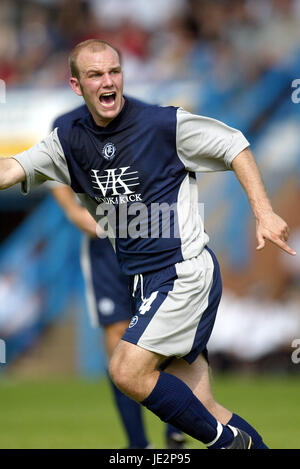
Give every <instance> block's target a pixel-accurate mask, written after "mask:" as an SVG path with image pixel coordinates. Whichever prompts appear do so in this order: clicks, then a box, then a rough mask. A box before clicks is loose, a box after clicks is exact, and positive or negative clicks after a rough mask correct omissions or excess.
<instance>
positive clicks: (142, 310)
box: [139, 291, 158, 314]
mask: <svg viewBox="0 0 300 469" xmlns="http://www.w3.org/2000/svg"><path fill="white" fill-rule="evenodd" d="M157 294H158V291H154V292H153V293H151V295H150V296H149V298H145V299H144V301H143V303H142V304H141V306H140V308H139V313H140V314H145V313H147V311H149V309H150V308H151V305H152V303H153V301H154V300H155V298H156V297H157Z"/></svg>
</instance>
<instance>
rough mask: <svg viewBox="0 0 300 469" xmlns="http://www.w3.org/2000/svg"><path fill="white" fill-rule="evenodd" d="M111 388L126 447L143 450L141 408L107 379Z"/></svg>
mask: <svg viewBox="0 0 300 469" xmlns="http://www.w3.org/2000/svg"><path fill="white" fill-rule="evenodd" d="M109 382H110V384H111V386H112V390H113V393H114V398H115V402H116V405H117V408H118V411H119V414H120V417H121V420H122V423H123V425H124V428H125V431H126V435H127V438H128V446H129V447H134V448H145V447H146V446H147V445H148V444H149V442H148V440H147V437H146V434H145V429H144V425H143V419H142V412H141V410H142V408H141V405H140V404H138V403H137V402H135V401H133V400H132V399H130V398H129V397H128V396H126V394H123V393H122V392H121V391H120V390H119V389H118V388H117V386H116V385H115V384H114V383H113V382H112V381H111V379H110V378H109Z"/></svg>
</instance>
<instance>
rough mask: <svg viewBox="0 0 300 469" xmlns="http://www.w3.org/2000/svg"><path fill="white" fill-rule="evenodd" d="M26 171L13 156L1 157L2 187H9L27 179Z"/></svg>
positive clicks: (0, 182)
mask: <svg viewBox="0 0 300 469" xmlns="http://www.w3.org/2000/svg"><path fill="white" fill-rule="evenodd" d="M25 177H26V176H25V171H24V169H23V168H22V166H21V165H20V163H18V161H16V160H15V159H13V158H3V159H0V189H1V190H3V189H8V188H9V187H11V186H14V185H15V184H18V183H19V182H22V181H25Z"/></svg>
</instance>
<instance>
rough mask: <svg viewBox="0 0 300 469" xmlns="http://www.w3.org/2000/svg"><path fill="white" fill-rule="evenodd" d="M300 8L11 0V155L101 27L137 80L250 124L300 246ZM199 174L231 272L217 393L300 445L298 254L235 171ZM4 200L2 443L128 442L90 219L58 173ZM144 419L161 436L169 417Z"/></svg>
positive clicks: (0, 203)
mask: <svg viewBox="0 0 300 469" xmlns="http://www.w3.org/2000/svg"><path fill="white" fill-rule="evenodd" d="M299 21H300V1H299V0H262V1H260V2H257V1H256V0H247V1H245V0H238V1H235V0H228V1H225V0H224V1H214V2H211V1H206V0H203V1H202V0H164V1H163V2H162V1H161V0H155V1H154V0H151V2H148V1H146V0H110V1H109V2H107V1H104V0H89V1H88V0H86V1H84V0H35V1H27V0H24V1H20V0H7V1H6V0H2V1H1V5H0V79H1V82H0V156H1V157H5V156H10V155H13V154H15V153H18V152H21V151H23V150H24V149H26V148H28V147H30V146H31V145H33V144H34V143H35V142H37V141H39V140H40V139H41V138H43V136H45V135H47V134H48V132H49V130H50V128H51V125H52V122H53V120H54V118H55V117H56V116H57V115H59V114H60V113H62V112H64V111H67V110H70V109H72V108H73V107H75V106H76V105H78V104H80V103H81V101H80V99H79V98H78V97H77V96H75V95H74V94H73V93H72V92H71V90H70V89H69V88H68V86H66V83H67V79H68V69H67V66H66V64H67V57H68V53H69V51H70V50H71V48H72V47H73V46H74V45H75V44H76V43H77V42H79V41H81V40H85V39H88V38H91V37H100V38H103V39H106V40H108V41H111V42H113V43H114V44H115V45H116V46H117V47H119V48H120V50H121V52H122V55H123V63H124V70H125V83H126V86H125V91H126V93H127V94H128V95H130V94H131V95H134V96H136V97H140V98H142V99H144V100H146V101H149V102H156V103H159V104H174V105H179V106H182V107H185V108H186V109H188V110H190V111H192V112H195V113H199V114H203V115H208V116H210V117H215V118H217V119H220V120H222V121H224V122H226V123H227V124H229V125H232V126H235V127H237V128H239V129H241V130H242V131H243V132H244V133H245V134H246V136H247V138H248V139H249V140H250V142H251V145H252V149H253V151H254V153H255V155H256V158H257V160H258V163H259V166H260V168H261V171H262V174H263V178H264V181H265V183H266V186H267V189H268V192H269V193H270V195H271V198H272V202H273V205H274V207H275V209H276V210H277V211H278V212H279V213H280V214H281V216H283V218H285V219H286V221H287V222H288V223H289V225H290V228H291V237H290V244H291V246H292V247H293V248H294V249H295V250H296V251H298V252H299V250H300V210H299V204H300V179H299V175H300V148H299V144H298V141H299V123H300V102H299V101H300V91H299V92H298V90H297V87H299V90H300V28H299ZM298 79H299V80H298ZM297 80H298V81H297ZM298 102H299V104H298ZM198 183H199V188H200V202H204V204H205V209H204V210H205V225H206V230H207V232H208V234H211V238H212V241H211V247H212V248H213V249H214V250H215V252H216V253H217V255H218V257H219V259H220V261H221V267H222V273H223V282H224V296H223V300H222V303H221V306H220V312H219V316H218V320H217V323H216V327H215V330H214V333H213V336H212V338H211V341H210V350H211V360H212V363H213V366H214V368H215V370H216V371H215V382H216V394H217V395H218V397H219V399H220V400H221V401H222V402H223V403H225V404H226V402H228V403H229V406H230V405H231V406H232V407H233V408H235V409H236V406H237V405H238V406H240V408H241V409H242V410H243V409H245V412H246V413H248V414H249V413H250V416H249V415H248V417H249V420H250V421H252V422H254V423H255V422H256V421H257V419H258V420H259V421H261V427H262V432H263V431H264V430H265V432H266V434H267V435H266V440H270V439H271V443H273V447H278V448H282V447H283V448H289V447H296V448H300V429H299V424H300V418H299V404H298V399H297V390H298V388H299V380H300V377H299V370H300V363H298V362H299V357H300V353H297V348H296V347H297V346H298V347H299V345H300V289H299V287H300V262H299V257H295V258H291V257H289V256H288V255H285V254H283V253H282V252H280V251H279V250H278V249H276V248H274V247H273V246H271V245H268V246H267V247H266V248H265V249H264V250H263V251H262V252H260V253H257V252H256V251H255V233H254V220H253V217H252V214H251V212H250V209H249V204H248V201H247V200H246V197H245V196H244V195H243V193H242V190H241V188H240V186H239V184H238V183H237V182H236V180H235V178H234V176H233V175H232V174H231V173H228V174H227V173H226V174H215V175H205V176H203V175H201V176H200V177H199V179H198ZM0 210H1V228H0V242H1V244H0V339H2V341H4V342H5V357H4V356H3V353H2V361H5V363H2V364H0V412H1V415H2V424H1V430H0V447H2V448H4V447H8V448H14V447H32V448H35V447H53V448H54V447H98V448H113V447H120V446H118V445H121V446H122V445H123V446H125V444H124V443H125V442H124V436H123V433H122V429H121V428H119V426H118V420H117V417H116V413H115V410H114V408H113V405H112V402H111V397H110V394H109V392H108V389H107V384H106V381H105V369H106V362H105V356H104V352H103V345H102V343H101V336H102V333H101V331H96V330H92V329H91V327H90V325H89V322H88V320H87V313H86V304H85V298H84V289H83V280H82V276H81V272H80V267H79V247H80V242H81V234H80V233H79V232H78V231H77V230H76V229H75V228H74V227H73V226H71V225H70V223H69V222H68V221H67V220H66V218H65V216H64V214H63V213H62V212H61V210H60V209H59V208H58V207H57V205H56V204H55V202H54V201H53V199H52V198H51V195H49V191H48V189H47V187H46V186H45V187H43V186H42V187H40V188H38V189H37V190H36V191H34V192H33V193H32V194H31V195H30V196H26V197H24V196H22V195H21V194H20V188H19V187H17V188H12V189H10V190H8V191H5V192H3V193H1V195H0ZM297 339H298V340H297ZM2 345H3V342H2ZM2 348H3V347H2ZM241 390H243V395H242V396H240V391H241ZM231 402H232V404H231ZM247 406H249V407H247ZM104 409H105V412H104ZM297 409H298V412H297ZM146 418H147V419H148V421H149V423H148V425H149V431H150V432H152V433H153V440H154V442H156V445H158V446H159V445H160V444H161V440H160V436H159V434H160V422H156V420H154V419H152V418H151V416H149V415H148V414H146ZM278 422H280V423H281V426H279V425H278ZM103 428H105V432H104V431H103ZM109 428H111V432H110V430H109ZM76 429H77V432H76ZM104 433H105V435H104ZM191 445H192V446H193V445H194V447H197V445H196V443H195V442H191ZM195 445H196V446H195Z"/></svg>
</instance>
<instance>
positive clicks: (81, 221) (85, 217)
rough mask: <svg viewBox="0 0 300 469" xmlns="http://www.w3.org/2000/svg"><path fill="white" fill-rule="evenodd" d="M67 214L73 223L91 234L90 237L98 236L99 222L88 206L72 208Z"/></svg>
mask: <svg viewBox="0 0 300 469" xmlns="http://www.w3.org/2000/svg"><path fill="white" fill-rule="evenodd" d="M67 216H68V218H69V220H70V221H71V223H73V224H74V225H75V226H77V228H79V229H80V230H81V231H83V232H84V233H86V234H87V235H88V236H90V238H97V232H96V229H97V223H96V221H95V220H94V218H93V217H92V215H91V214H90V213H89V212H88V211H87V209H86V208H84V207H81V206H79V205H78V206H77V207H75V209H74V210H72V209H70V210H69V212H68V213H67Z"/></svg>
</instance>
